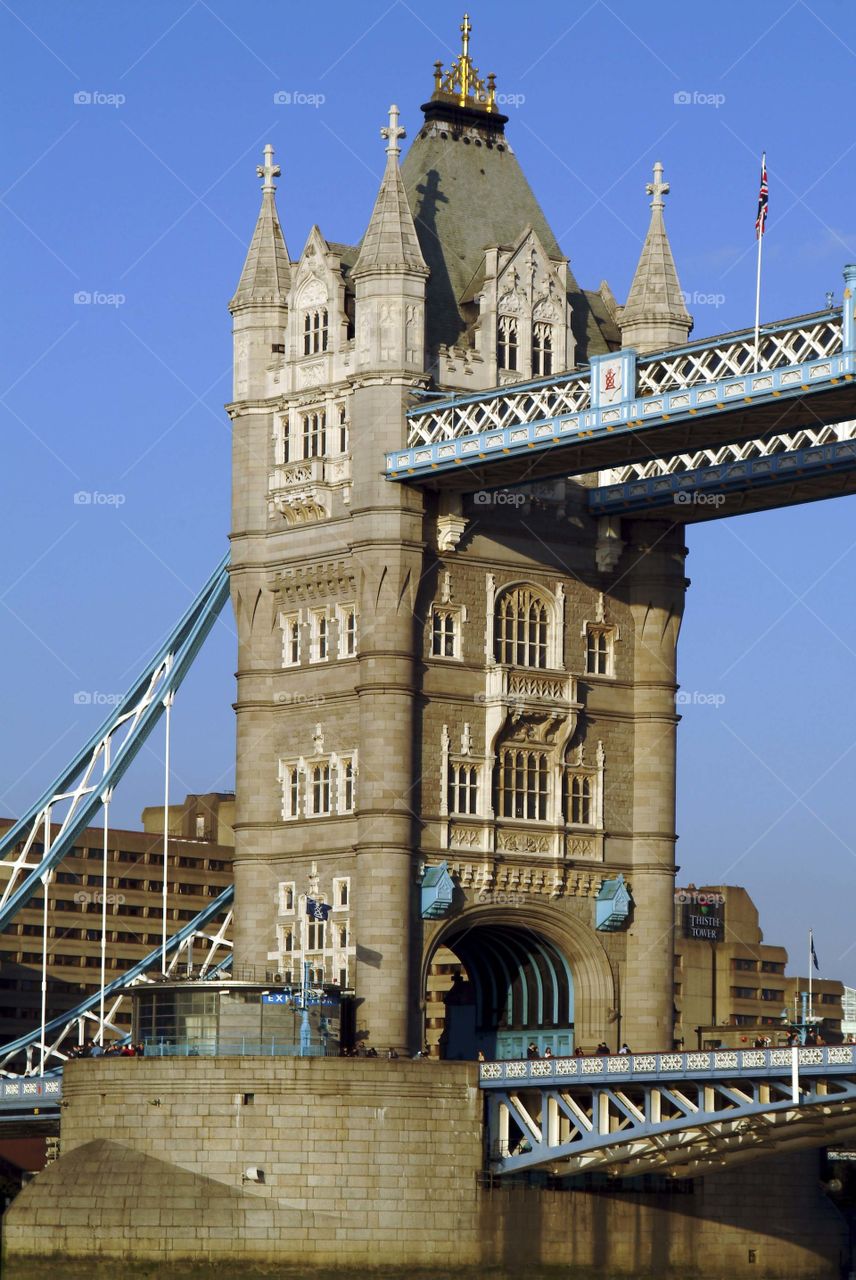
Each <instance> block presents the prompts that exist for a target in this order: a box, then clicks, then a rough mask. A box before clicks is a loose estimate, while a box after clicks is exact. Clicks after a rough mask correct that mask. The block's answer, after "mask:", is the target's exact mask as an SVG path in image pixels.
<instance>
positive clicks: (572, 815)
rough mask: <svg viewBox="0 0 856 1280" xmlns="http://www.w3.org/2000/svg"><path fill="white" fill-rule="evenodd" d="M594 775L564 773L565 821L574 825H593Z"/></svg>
mask: <svg viewBox="0 0 856 1280" xmlns="http://www.w3.org/2000/svg"><path fill="white" fill-rule="evenodd" d="M594 781H595V780H594V775H593V774H591V773H568V774H567V775H566V782H565V786H566V810H565V812H566V814H567V819H566V821H568V822H570V823H571V824H572V825H573V826H576V827H593V826H594Z"/></svg>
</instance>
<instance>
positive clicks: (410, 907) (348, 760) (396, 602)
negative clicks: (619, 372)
mask: <svg viewBox="0 0 856 1280" xmlns="http://www.w3.org/2000/svg"><path fill="white" fill-rule="evenodd" d="M462 31H463V46H462V51H461V54H460V56H459V57H458V59H457V60H456V61H455V62H453V63H452V65H451V66H450V67H449V68H448V69H444V68H443V66H442V65H441V64H439V63H438V64H437V66H436V69H435V81H434V91H433V93H432V95H431V97H430V98H429V100H428V101H427V102H426V103H425V104H424V105H423V107H422V108H421V111H422V117H423V118H422V122H421V124H419V123H417V124H416V132H415V137H414V139H413V141H412V143H411V145H410V148H409V150H408V152H407V155H406V157H405V159H404V162H403V164H400V150H401V147H400V142H401V140H402V138H403V136H404V130H403V129H402V128H401V126H400V124H399V119H400V115H399V111H398V108H397V107H392V108H390V112H389V119H388V123H387V124H386V125H385V126H384V128H383V129H382V130H381V133H382V136H383V139H384V145H385V148H386V168H385V172H384V176H383V180H382V183H381V187H380V190H379V193H378V196H377V200H376V203H375V206H374V209H373V212H372V214H371V218H370V219H369V222H368V226H367V228H366V231H365V234H364V235H363V238H362V240H361V242H360V244H359V245H356V246H352V245H346V244H341V243H338V242H337V241H334V240H329V239H327V238H326V237H325V235H324V234H322V232H321V230H320V229H319V228H318V227H317V226H316V227H313V228H312V231H311V232H310V234H309V237H308V239H307V242H306V244H305V246H304V248H303V250H302V252H301V253H300V254H299V256H298V257H297V258H296V259H292V258H291V257H290V255H289V252H288V250H287V248H286V243H285V239H284V237H283V233H282V229H281V225H280V222H279V217H278V214H277V209H276V196H275V179H276V178H277V177H279V176H280V171H279V166H277V165H275V164H274V162H273V153H272V149H271V148H269V147H268V148H266V149H265V158H264V164H263V165H262V166H260V168H259V176H260V177H261V178H262V179H263V183H262V205H261V212H260V214H259V219H258V223H257V226H256V229H255V232H254V234H253V238H252V242H251V244H250V249H249V252H248V255H247V260H246V263H245V265H244V269H243V272H242V275H241V278H240V283H239V285H238V289H237V291H236V293H235V296H234V298H233V299H232V303H231V310H232V314H233V317H234V351H235V370H234V401H233V403H232V404H231V405H230V414H231V417H232V420H233V428H234V463H233V470H234V476H233V481H234V482H233V512H232V597H233V604H234V609H235V615H236V619H237V626H238V636H239V655H238V675H237V681H238V691H237V703H236V709H237V814H236V822H235V833H236V854H235V884H236V910H235V952H236V958H237V962H238V963H239V964H252V965H257V966H262V967H264V968H267V969H276V970H277V971H279V972H282V973H292V974H293V975H294V977H295V979H297V977H298V975H299V974H300V973H301V971H302V966H303V964H304V963H305V962H308V964H309V965H310V969H311V972H312V975H313V977H314V978H316V979H318V980H323V981H327V982H340V983H342V984H347V985H348V986H351V987H354V988H355V990H356V994H357V1000H358V1027H359V1031H360V1034H361V1036H362V1037H363V1038H364V1039H366V1040H370V1041H371V1042H372V1043H373V1044H374V1045H376V1046H377V1047H378V1048H380V1049H384V1048H386V1047H387V1046H394V1047H395V1048H397V1049H398V1050H399V1052H401V1051H408V1050H411V1051H412V1050H413V1049H414V1048H416V1047H418V1046H420V1045H421V1044H422V1042H423V1039H424V1036H425V1010H426V995H427V989H428V984H429V978H430V974H431V970H432V964H434V963H435V962H436V960H437V958H438V957H439V956H443V957H446V958H448V957H449V955H450V954H451V956H452V957H454V958H455V960H456V962H457V963H459V965H460V969H461V973H462V975H463V981H457V982H456V984H455V989H454V991H453V992H450V994H449V997H448V1000H447V1002H446V1011H447V1015H448V1020H447V1026H446V1034H445V1037H444V1041H443V1044H444V1050H445V1051H446V1052H448V1053H449V1054H450V1055H452V1056H455V1055H456V1054H459V1053H460V1054H464V1055H466V1054H472V1053H474V1052H475V1050H476V1049H477V1048H483V1049H484V1050H485V1051H486V1052H487V1053H491V1052H496V1053H500V1052H506V1051H511V1050H513V1049H514V1048H515V1046H516V1045H519V1043H521V1042H522V1041H523V1040H525V1039H531V1038H533V1037H537V1038H538V1039H539V1042H540V1043H542V1044H544V1043H547V1042H552V1043H553V1045H554V1048H563V1047H565V1048H566V1047H569V1046H570V1045H571V1044H573V1043H574V1042H576V1043H582V1044H583V1045H585V1046H589V1045H592V1044H594V1043H596V1042H597V1041H599V1040H601V1039H605V1040H607V1041H608V1042H609V1043H611V1044H612V1046H613V1047H616V1046H617V1044H618V1043H619V1042H620V1041H621V1040H627V1041H629V1042H630V1043H631V1044H632V1045H633V1046H634V1047H636V1048H655V1047H659V1048H662V1047H671V1037H672V1021H673V1001H672V955H673V947H672V921H673V891H674V846H675V816H674V778H675V731H676V724H677V717H676V715H675V702H674V694H675V687H676V686H675V647H676V642H677V635H678V629H679V624H680V618H681V613H682V607H683V597H684V589H685V579H684V547H683V545H682V542H683V540H682V536H681V534H680V532H679V531H678V530H677V529H676V528H674V527H672V526H671V525H669V524H666V523H664V524H662V525H656V524H653V523H651V522H645V523H644V524H642V523H639V524H634V523H633V522H632V521H625V522H623V524H619V523H618V522H616V521H611V520H600V521H598V520H597V519H593V518H592V517H590V516H589V515H588V513H587V510H586V507H585V503H584V497H585V492H586V488H587V487H588V486H589V485H590V484H591V483H594V482H595V481H596V478H595V477H583V478H582V479H579V478H577V479H573V480H571V479H567V480H558V481H554V482H550V483H547V484H544V483H538V484H534V483H533V484H530V485H523V486H521V487H519V488H515V489H514V490H511V491H506V492H504V491H497V492H491V493H480V492H477V493H473V494H469V495H465V496H464V497H463V498H462V497H461V496H460V495H459V494H457V495H454V494H448V493H445V492H443V491H442V489H440V488H438V490H437V491H436V492H431V491H427V492H423V491H420V490H416V489H411V488H408V487H407V485H399V484H390V483H389V482H388V481H387V480H386V479H385V478H384V473H383V458H384V451H385V450H392V449H396V448H400V447H402V446H403V445H404V443H405V439H406V420H405V413H406V411H407V409H408V408H409V407H410V406H411V405H413V404H414V403H418V402H419V398H420V395H421V393H423V392H424V391H426V390H441V391H445V392H450V393H453V392H460V391H464V390H465V391H477V390H479V389H482V388H488V387H491V386H496V385H497V384H505V383H513V382H518V381H521V380H528V379H531V378H538V377H548V376H550V375H554V374H558V373H560V372H562V371H564V370H567V369H572V368H574V367H576V366H579V365H580V364H581V363H584V362H587V361H588V360H590V359H591V357H593V356H596V355H601V354H605V353H608V352H609V351H611V350H616V349H618V348H619V347H621V345H622V339H624V342H625V344H626V345H630V341H631V339H632V340H633V342H634V343H636V344H638V345H639V346H644V345H645V344H646V343H649V342H651V341H654V336H653V335H656V341H657V342H660V341H661V339H662V338H663V337H664V336H665V340H666V341H671V342H679V341H681V340H682V339H685V337H686V333H687V331H688V329H689V326H690V324H691V321H690V318H689V316H688V315H687V314H686V309H685V307H684V305H683V301H682V299H681V296H680V291H679V288H678V280H677V274H676V272H675V268H674V263H673V261H672V256H671V251H670V249H669V246H668V240H667V237H666V232H665V227H664V224H663V200H662V196H663V194H665V191H666V190H667V188H666V187H665V184H663V182H662V167H661V166H660V167H659V168H658V169H657V170H655V180H654V183H653V184H652V185H651V187H650V188H649V192H650V193H651V194H653V196H654V204H653V205H652V224H651V230H650V231H649V235H648V240H647V241H646V245H645V249H644V250H643V255H642V259H641V260H640V264H639V269H638V271H637V276H636V280H635V281H634V285H633V289H632V290H631V295H630V298H629V300H628V304H627V307H626V308H625V309H624V312H622V309H621V308H619V307H618V306H617V304H616V302H615V299H614V298H613V295H612V293H611V292H610V290H609V288H608V286H607V285H606V284H605V283H604V284H602V285H601V286H600V288H599V289H598V290H595V291H591V290H586V289H584V288H582V287H581V286H580V284H579V283H578V282H577V280H576V278H575V275H574V273H573V270H572V268H571V265H570V262H569V261H568V259H567V258H566V257H565V255H564V254H563V252H562V249H561V248H560V246H559V244H558V242H557V240H556V238H555V236H554V234H553V232H552V230H551V228H550V226H549V224H548V223H547V220H546V218H545V216H544V213H543V212H542V210H541V208H540V206H539V204H538V202H537V200H536V198H535V196H534V194H533V192H532V190H531V188H530V187H529V185H528V183H527V181H526V178H525V176H524V174H523V172H522V170H521V168H520V165H519V163H518V160H517V157H516V156H515V154H514V151H513V149H512V146H511V143H510V141H509V139H508V138H507V136H506V133H505V126H506V124H507V123H508V120H507V117H506V116H504V115H502V114H501V112H500V111H499V110H498V108H497V101H496V93H495V84H494V78H493V77H492V76H488V77H484V78H483V77H482V76H481V75H480V74H479V72H478V69H477V68H476V67H475V66H474V64H473V61H472V58H471V56H470V51H469V36H470V26H469V21H468V19H465V21H464V26H463V28H462ZM415 114H416V113H415V110H413V109H412V108H411V109H409V110H408V111H407V112H405V116H409V118H410V120H412V119H413V117H414V116H415ZM286 206H287V197H286ZM622 324H623V325H624V331H622ZM442 864H445V865H446V868H447V871H448V875H449V877H450V879H451V885H452V894H451V897H452V901H451V903H449V904H446V905H445V906H444V905H442V904H438V902H437V901H436V900H432V892H433V891H432V890H430V889H429V888H428V885H429V884H430V883H433V882H436V881H438V880H439V881H440V882H442V880H443V878H444V877H443V873H442ZM426 869H427V871H428V874H427V875H426ZM307 897H308V898H312V899H314V900H315V901H316V902H317V901H320V902H322V903H326V904H327V906H329V908H330V909H329V912H322V913H321V914H326V916H327V919H326V920H318V919H314V918H311V917H310V916H309V914H308V913H307V909H306V899H307ZM434 898H435V899H436V893H435V894H434Z"/></svg>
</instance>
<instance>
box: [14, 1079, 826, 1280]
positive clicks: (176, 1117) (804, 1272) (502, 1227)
mask: <svg viewBox="0 0 856 1280" xmlns="http://www.w3.org/2000/svg"><path fill="white" fill-rule="evenodd" d="M476 1081H477V1078H476V1070H475V1066H474V1064H465V1063H454V1064H453V1063H442V1064H441V1063H430V1062H405V1061H397V1062H388V1061H385V1060H383V1059H377V1060H371V1059H369V1060H356V1061H351V1060H344V1061H343V1060H339V1059H329V1060H323V1059H308V1060H302V1061H301V1060H299V1059H261V1058H245V1059H224V1058H219V1059H195V1060H194V1059H184V1060H181V1059H172V1060H170V1059H161V1060H154V1059H149V1060H139V1059H136V1060H131V1061H128V1060H120V1061H118V1062H110V1061H106V1062H105V1061H103V1060H102V1061H85V1062H80V1063H72V1064H70V1065H69V1067H68V1068H67V1071H66V1077H65V1085H64V1089H65V1100H64V1102H65V1105H64V1109H63V1119H62V1156H61V1158H60V1159H59V1160H58V1161H57V1162H56V1163H54V1164H53V1165H51V1166H49V1167H48V1169H46V1170H45V1172H44V1173H42V1174H40V1175H39V1176H38V1177H37V1178H36V1179H35V1180H34V1181H33V1182H32V1183H31V1184H30V1185H29V1186H28V1187H27V1188H25V1190H24V1191H23V1192H22V1193H21V1195H20V1196H19V1197H18V1198H17V1199H16V1200H15V1201H14V1203H13V1205H12V1206H11V1208H10V1209H9V1210H8V1211H7V1213H6V1215H5V1217H4V1222H3V1238H4V1248H5V1259H4V1261H5V1264H6V1267H4V1271H3V1274H4V1277H5V1276H6V1275H7V1274H11V1275H12V1276H13V1277H14V1275H15V1266H18V1267H20V1268H21V1270H20V1271H19V1274H20V1275H21V1276H24V1275H27V1274H28V1267H27V1259H31V1258H33V1257H36V1256H43V1255H53V1256H54V1257H55V1258H56V1259H57V1260H59V1259H62V1258H77V1259H86V1260H87V1265H91V1267H92V1272H91V1274H92V1275H93V1276H95V1275H96V1274H97V1275H101V1274H105V1275H107V1274H110V1275H112V1274H115V1269H114V1270H111V1269H110V1268H111V1266H113V1267H114V1268H115V1262H116V1261H117V1260H120V1259H122V1260H135V1261H140V1262H149V1263H156V1264H159V1265H166V1266H169V1267H170V1269H171V1270H172V1268H173V1267H174V1266H175V1265H176V1264H177V1263H180V1262H182V1261H184V1262H187V1263H188V1264H189V1263H198V1262H202V1261H205V1260H209V1261H218V1262H221V1263H222V1262H224V1261H225V1262H227V1265H234V1264H237V1263H240V1262H244V1263H246V1264H256V1263H257V1264H265V1265H267V1264H276V1265H277V1266H278V1267H280V1268H287V1267H289V1266H293V1267H294V1268H295V1269H296V1271H297V1273H298V1274H304V1273H305V1268H306V1267H307V1265H310V1266H316V1265H317V1266H319V1267H329V1268H331V1269H333V1270H336V1271H337V1272H338V1270H341V1271H342V1274H344V1275H354V1274H359V1275H368V1274H374V1273H375V1271H376V1270H377V1271H381V1269H383V1268H390V1269H395V1268H398V1269H399V1271H398V1274H400V1275H402V1276H404V1275H410V1274H412V1270H413V1268H419V1269H420V1270H421V1271H422V1272H423V1273H425V1274H433V1273H435V1272H436V1274H437V1276H438V1278H439V1277H440V1276H443V1277H448V1275H449V1271H450V1268H452V1267H454V1269H455V1272H456V1274H457V1273H459V1272H460V1273H461V1274H470V1275H480V1274H482V1273H483V1272H484V1270H485V1268H488V1267H491V1268H492V1267H498V1268H501V1269H502V1273H503V1275H505V1276H512V1277H514V1276H518V1275H520V1276H523V1275H532V1274H534V1269H535V1268H538V1269H541V1268H546V1267H557V1268H558V1267H561V1268H562V1274H563V1275H565V1276H567V1277H568V1280H571V1277H574V1278H575V1280H577V1278H582V1277H594V1276H597V1277H601V1278H602V1277H604V1276H606V1275H609V1276H614V1277H618V1276H625V1277H628V1278H629V1277H633V1280H643V1277H644V1278H646V1280H647V1277H654V1276H656V1277H657V1280H690V1277H693V1278H694V1277H710V1280H714V1278H715V1280H721V1277H722V1276H724V1275H728V1276H729V1280H743V1278H744V1277H745V1280H756V1278H757V1280H760V1278H762V1277H764V1278H768V1280H770V1278H774V1277H775V1278H777V1280H837V1277H838V1275H839V1274H840V1273H839V1261H840V1258H841V1256H842V1250H843V1248H844V1241H845V1234H846V1233H845V1231H844V1227H843V1223H842V1221H841V1219H840V1218H839V1217H838V1215H837V1214H836V1212H835V1211H834V1209H833V1208H832V1206H831V1204H830V1203H829V1201H828V1200H827V1199H826V1198H825V1197H824V1196H823V1194H822V1192H821V1190H820V1187H819V1183H818V1178H817V1153H816V1152H813V1151H809V1152H805V1153H802V1154H799V1155H792V1156H788V1157H778V1158H773V1159H767V1160H758V1161H755V1162H753V1163H751V1164H749V1165H746V1166H744V1167H741V1168H737V1169H731V1170H727V1171H725V1172H723V1173H722V1174H719V1175H716V1176H712V1177H709V1178H705V1179H697V1180H696V1181H695V1183H694V1184H693V1186H692V1188H691V1191H690V1193H689V1194H676V1195H664V1194H652V1193H648V1194H641V1193H638V1192H630V1193H628V1192H623V1191H622V1190H620V1187H621V1184H620V1183H619V1184H616V1190H615V1191H614V1192H612V1191H603V1192H594V1191H576V1190H575V1191H568V1190H561V1191H560V1190H546V1189H545V1190H538V1189H534V1188H528V1189H527V1188H521V1187H508V1186H499V1187H496V1188H494V1189H487V1188H485V1187H483V1186H481V1185H479V1184H480V1179H479V1177H478V1175H479V1173H480V1171H481V1169H482V1144H483V1137H482V1099H481V1097H480V1093H479V1090H478V1088H477V1082H476ZM252 1166H255V1167H258V1168H262V1169H263V1170H264V1174H265V1181H264V1184H257V1183H253V1182H248V1181H244V1175H245V1173H246V1170H247V1169H248V1168H250V1167H252ZM99 1260H100V1261H101V1262H103V1263H104V1264H105V1266H106V1268H107V1270H106V1271H104V1272H102V1271H97V1270H96V1262H97V1261H99ZM7 1268H8V1270H7ZM282 1274H287V1272H286V1271H283V1272H282Z"/></svg>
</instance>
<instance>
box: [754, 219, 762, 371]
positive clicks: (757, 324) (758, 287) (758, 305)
mask: <svg viewBox="0 0 856 1280" xmlns="http://www.w3.org/2000/svg"><path fill="white" fill-rule="evenodd" d="M763 245H764V233H763V231H762V232H760V233H759V235H758V274H757V279H756V281H755V372H756V373H757V372H758V368H759V363H760V332H761V249H762V248H763Z"/></svg>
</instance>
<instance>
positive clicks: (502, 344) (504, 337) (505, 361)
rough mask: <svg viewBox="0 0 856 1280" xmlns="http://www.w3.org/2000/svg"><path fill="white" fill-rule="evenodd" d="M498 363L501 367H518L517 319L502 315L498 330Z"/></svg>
mask: <svg viewBox="0 0 856 1280" xmlns="http://www.w3.org/2000/svg"><path fill="white" fill-rule="evenodd" d="M496 363H497V367H498V368H500V369H516V368H517V321H516V320H515V319H514V317H513V316H500V317H499V323H498V324H497V330H496Z"/></svg>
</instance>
